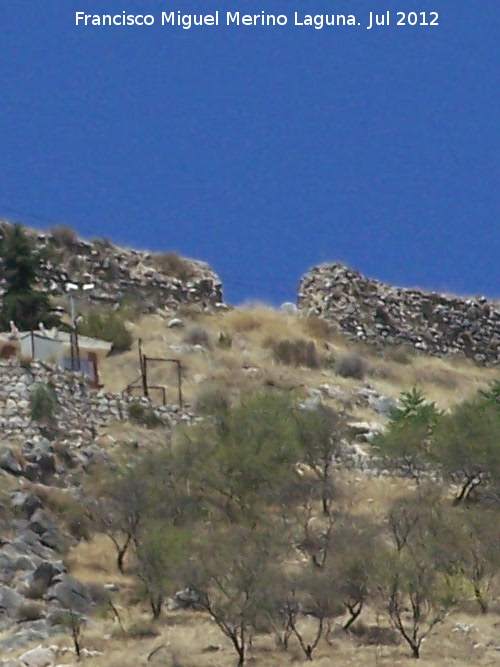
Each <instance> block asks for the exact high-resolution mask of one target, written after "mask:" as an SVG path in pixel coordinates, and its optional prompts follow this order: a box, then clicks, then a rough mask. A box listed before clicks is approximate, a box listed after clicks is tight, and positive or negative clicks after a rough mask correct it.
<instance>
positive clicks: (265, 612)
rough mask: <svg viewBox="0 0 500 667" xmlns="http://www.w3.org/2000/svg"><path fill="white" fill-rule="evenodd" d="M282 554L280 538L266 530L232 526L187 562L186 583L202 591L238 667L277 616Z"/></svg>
mask: <svg viewBox="0 0 500 667" xmlns="http://www.w3.org/2000/svg"><path fill="white" fill-rule="evenodd" d="M284 556H286V551H285V550H284V547H283V544H282V542H281V541H280V539H279V536H277V535H276V534H275V533H273V532H272V531H269V530H268V529H267V528H249V527H247V526H231V527H230V528H229V529H223V528H220V527H219V528H218V529H217V530H216V531H213V532H212V531H210V532H209V533H208V534H206V535H205V536H204V537H203V538H202V539H201V540H199V541H198V545H197V549H196V550H195V552H194V557H193V558H192V559H191V560H190V561H189V562H186V575H185V578H184V583H185V584H187V585H189V586H190V587H191V588H193V589H195V590H196V591H197V592H198V593H199V596H200V601H199V605H200V607H201V608H202V609H204V610H205V611H206V612H208V614H209V615H210V616H211V617H212V619H213V620H214V621H215V623H216V625H217V627H218V628H219V629H220V630H221V632H222V633H223V634H224V635H225V636H226V637H227V638H228V639H229V641H230V642H231V644H232V646H233V648H234V650H235V652H236V653H237V655H238V665H239V666H241V665H243V664H244V663H245V660H246V657H247V652H248V649H249V646H250V645H251V641H252V637H253V636H254V634H255V633H256V631H257V629H258V628H260V627H262V626H263V625H266V624H267V622H268V619H269V617H270V615H272V614H273V609H274V603H275V601H276V597H275V595H276V586H277V582H279V581H280V579H281V577H282V562H283V558H284Z"/></svg>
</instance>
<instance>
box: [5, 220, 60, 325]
mask: <svg viewBox="0 0 500 667" xmlns="http://www.w3.org/2000/svg"><path fill="white" fill-rule="evenodd" d="M0 259H1V261H2V277H3V279H4V280H5V285H6V291H5V293H4V295H3V299H2V305H1V308H0V326H1V328H2V329H7V328H8V327H9V322H10V321H13V322H14V323H15V324H16V326H17V327H18V328H19V329H21V330H30V329H33V328H35V327H38V324H39V323H40V322H43V324H45V325H46V326H47V327H50V326H54V325H56V324H58V323H59V320H58V318H57V317H56V316H55V315H54V314H53V313H51V312H50V302H49V297H48V296H47V294H45V293H44V292H40V291H38V290H36V289H35V287H34V285H35V283H36V280H37V277H38V275H39V271H40V264H39V260H38V258H37V256H36V254H35V252H34V247H33V244H32V242H31V241H30V239H29V237H28V236H27V235H26V232H25V231H24V229H23V227H22V226H21V225H14V226H13V227H7V228H4V230H3V237H2V239H1V242H0Z"/></svg>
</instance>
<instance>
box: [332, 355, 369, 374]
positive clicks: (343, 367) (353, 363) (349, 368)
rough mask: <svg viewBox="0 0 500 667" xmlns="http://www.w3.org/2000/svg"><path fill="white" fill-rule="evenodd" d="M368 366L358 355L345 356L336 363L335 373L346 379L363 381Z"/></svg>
mask: <svg viewBox="0 0 500 667" xmlns="http://www.w3.org/2000/svg"><path fill="white" fill-rule="evenodd" d="M366 368H367V364H366V361H365V360H364V359H363V357H360V356H359V355H358V354H345V355H343V356H341V357H339V359H337V361H336V362H335V365H334V367H333V371H334V373H336V374H337V375H340V376H341V377H344V378H354V379H355V380H362V379H363V378H364V376H365V373H366Z"/></svg>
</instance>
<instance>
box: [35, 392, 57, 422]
mask: <svg viewBox="0 0 500 667" xmlns="http://www.w3.org/2000/svg"><path fill="white" fill-rule="evenodd" d="M30 406H31V418H32V419H34V420H35V421H38V422H41V423H43V424H46V425H47V426H52V425H53V424H54V422H55V411H56V408H57V395H56V392H55V389H54V387H53V386H52V385H51V384H49V383H47V382H38V383H37V384H36V386H35V387H34V389H33V391H32V392H31V395H30Z"/></svg>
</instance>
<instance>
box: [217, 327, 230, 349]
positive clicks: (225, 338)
mask: <svg viewBox="0 0 500 667" xmlns="http://www.w3.org/2000/svg"><path fill="white" fill-rule="evenodd" d="M217 345H218V346H219V347H223V348H230V347H232V345H233V337H232V336H231V334H229V333H226V332H225V331H219V335H218V336H217Z"/></svg>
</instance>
